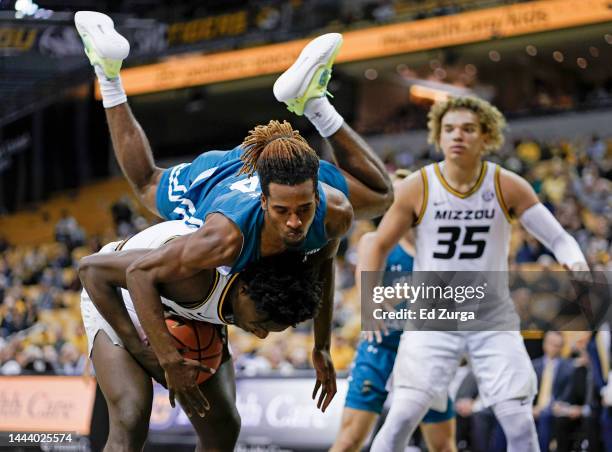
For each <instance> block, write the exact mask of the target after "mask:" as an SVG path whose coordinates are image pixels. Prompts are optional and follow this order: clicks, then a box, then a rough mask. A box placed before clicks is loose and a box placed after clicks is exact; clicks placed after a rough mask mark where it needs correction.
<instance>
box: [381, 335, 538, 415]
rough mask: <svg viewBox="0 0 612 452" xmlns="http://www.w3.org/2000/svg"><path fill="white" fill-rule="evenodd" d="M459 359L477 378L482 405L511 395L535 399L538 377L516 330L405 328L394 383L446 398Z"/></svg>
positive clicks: (525, 399)
mask: <svg viewBox="0 0 612 452" xmlns="http://www.w3.org/2000/svg"><path fill="white" fill-rule="evenodd" d="M463 357H466V358H467V360H468V362H469V364H470V365H471V367H472V371H473V372H474V375H475V376H476V381H477V382H478V391H479V395H480V398H481V400H482V402H483V405H484V406H485V407H489V406H491V405H494V404H496V403H499V402H502V401H504V400H510V399H521V400H524V401H525V402H531V401H532V400H533V397H534V396H535V394H536V391H537V380H536V375H535V371H534V370H533V366H532V364H531V360H530V359H529V355H528V354H527V350H526V349H525V345H524V343H523V339H522V337H521V335H520V333H519V332H518V331H477V332H473V331H405V332H404V333H403V334H402V338H401V341H400V345H399V349H398V352H397V359H396V360H395V367H394V369H393V383H394V387H395V388H396V389H397V388H398V387H403V388H411V389H416V390H419V391H423V392H427V393H430V394H431V395H432V396H433V397H434V398H435V399H440V398H441V397H445V396H446V394H447V393H448V386H449V384H450V382H451V380H452V379H453V377H454V375H455V373H456V372H457V368H458V366H459V363H460V361H461V358H463Z"/></svg>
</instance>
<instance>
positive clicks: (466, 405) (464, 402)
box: [455, 398, 474, 417]
mask: <svg viewBox="0 0 612 452" xmlns="http://www.w3.org/2000/svg"><path fill="white" fill-rule="evenodd" d="M473 407H474V400H472V399H467V398H465V399H457V400H456V401H455V410H456V411H457V414H458V415H459V416H461V417H470V416H471V415H472V413H473V412H474V410H473Z"/></svg>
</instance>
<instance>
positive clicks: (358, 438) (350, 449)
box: [330, 415, 375, 452]
mask: <svg viewBox="0 0 612 452" xmlns="http://www.w3.org/2000/svg"><path fill="white" fill-rule="evenodd" d="M373 416H375V415H373ZM371 424H372V421H370V420H369V419H368V420H366V421H364V422H359V419H358V418H357V416H345V417H344V419H343V420H342V427H341V429H340V432H339V433H338V437H337V438H336V441H335V443H334V445H333V447H332V448H331V449H330V452H354V451H358V450H361V446H362V445H363V443H364V442H365V440H366V437H367V435H368V433H369V431H370V429H371Z"/></svg>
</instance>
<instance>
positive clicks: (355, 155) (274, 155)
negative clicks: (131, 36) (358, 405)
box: [75, 11, 393, 410]
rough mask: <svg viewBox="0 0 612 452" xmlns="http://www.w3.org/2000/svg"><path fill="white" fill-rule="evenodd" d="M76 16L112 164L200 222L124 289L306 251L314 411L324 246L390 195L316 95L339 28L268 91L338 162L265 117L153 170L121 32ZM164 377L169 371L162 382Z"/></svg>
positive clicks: (325, 378) (146, 197)
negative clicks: (219, 146) (316, 296)
mask: <svg viewBox="0 0 612 452" xmlns="http://www.w3.org/2000/svg"><path fill="white" fill-rule="evenodd" d="M75 24H76V27H77V30H78V32H79V34H80V35H81V38H82V39H83V42H84V44H85V51H86V53H87V56H88V57H89V60H90V62H91V64H92V65H93V66H94V68H95V71H96V74H97V76H98V81H99V84H100V90H101V93H102V99H103V104H104V107H105V108H106V117H107V120H108V124H109V129H110V132H111V138H112V142H113V147H114V151H115V155H116V157H117V160H118V161H119V164H120V166H121V168H122V170H123V173H124V174H125V176H126V177H127V179H128V180H129V182H130V183H131V185H132V187H133V188H134V190H135V192H136V193H137V195H138V196H139V197H140V199H141V201H142V203H143V204H144V205H145V206H146V207H147V208H148V209H149V210H151V211H152V212H154V213H155V214H157V215H159V216H160V217H162V218H165V219H184V220H185V221H186V222H187V223H188V224H191V225H194V227H199V229H198V230H197V231H195V232H194V233H193V234H190V235H188V236H185V237H180V238H178V239H177V240H174V241H172V243H170V244H169V245H168V246H166V247H164V248H163V249H160V250H154V251H152V252H150V253H148V254H147V255H146V257H144V258H142V259H140V260H137V261H136V262H134V263H133V264H132V265H131V266H130V269H129V271H128V281H127V282H128V286H129V290H130V294H131V296H132V298H134V299H138V298H145V299H146V300H148V301H147V303H149V301H152V300H154V299H155V300H159V298H160V297H159V293H158V291H157V289H156V286H157V285H158V284H159V283H162V282H170V281H175V280H180V279H184V278H187V277H189V276H191V275H192V274H194V273H195V272H198V271H200V270H202V269H214V268H217V267H220V266H229V267H231V271H232V272H236V271H240V270H241V269H242V268H244V267H245V265H246V264H248V263H250V262H253V261H255V260H257V259H258V258H259V257H260V256H269V255H272V254H277V253H280V252H282V251H284V250H286V249H297V250H300V251H302V252H304V253H308V254H310V253H313V256H312V259H313V260H314V261H318V262H320V271H319V280H321V281H323V283H324V290H323V306H322V308H321V310H320V313H319V315H318V316H317V317H316V319H315V328H314V329H315V344H314V349H313V354H312V357H313V364H314V366H315V369H316V371H317V382H316V384H315V391H314V394H313V398H314V395H315V394H316V393H317V392H318V390H319V388H321V395H320V398H319V401H318V406H320V407H322V409H323V410H325V408H326V407H327V406H328V405H329V403H330V402H331V400H332V398H333V396H334V394H335V393H336V378H335V371H334V368H333V364H332V362H331V358H330V355H329V347H330V332H331V317H332V307H333V304H332V301H333V300H332V296H333V289H332V288H333V256H334V255H335V252H336V249H337V246H338V243H339V239H340V238H341V237H342V236H343V235H344V234H345V233H346V231H347V229H348V228H349V226H350V224H351V221H352V216H353V211H354V213H355V215H356V216H357V217H375V216H380V215H381V214H382V213H383V212H384V210H385V209H386V208H387V207H388V206H389V204H390V202H391V201H392V198H393V191H392V188H391V182H390V179H389V176H388V174H387V173H386V171H385V168H384V165H383V164H382V162H381V161H380V159H378V158H377V157H376V156H375V154H374V153H373V152H372V151H371V150H370V149H369V148H368V146H367V145H366V144H365V142H364V141H363V140H362V139H361V138H360V137H359V136H358V135H357V134H356V133H355V132H354V131H353V130H352V129H351V128H350V127H349V126H348V125H346V124H345V123H344V120H343V118H342V117H341V116H340V115H339V114H338V113H337V112H336V110H335V109H334V108H333V107H332V105H331V104H330V103H329V101H328V100H327V98H326V97H325V93H326V88H327V84H328V82H329V78H330V76H331V67H332V63H333V60H334V58H335V56H336V54H337V52H338V51H339V48H340V45H341V43H342V37H341V35H339V34H334V33H332V34H328V35H324V36H321V37H319V38H317V39H315V40H313V41H312V42H311V43H309V44H308V45H307V46H306V47H305V48H304V50H303V51H302V53H301V54H300V56H299V57H298V59H297V61H296V63H294V65H292V66H291V67H290V68H289V69H288V70H287V71H286V72H285V73H283V74H282V75H281V76H280V77H279V79H278V80H277V81H276V83H275V85H274V94H275V96H276V98H277V99H278V100H279V101H282V102H285V103H287V105H288V106H289V109H290V110H291V111H293V112H295V113H296V114H299V115H301V114H305V115H306V116H307V117H308V118H309V119H310V120H311V122H312V123H313V124H314V125H315V127H316V128H317V130H318V131H319V132H320V134H321V135H322V136H323V137H326V138H327V137H329V138H330V142H331V143H332V144H333V145H334V148H335V150H336V152H335V159H336V162H337V164H338V166H339V167H340V168H341V169H342V170H343V173H340V171H339V170H338V169H337V168H336V167H335V166H333V165H330V164H328V163H326V162H321V164H320V168H319V159H318V157H317V154H316V153H315V152H314V151H313V150H312V148H310V146H309V145H308V143H307V142H306V140H304V139H303V138H302V137H301V136H300V135H299V133H298V132H297V131H293V130H292V129H291V126H290V125H289V124H288V123H284V124H279V123H278V122H275V121H273V122H271V123H270V124H269V125H267V126H258V127H256V128H255V129H254V130H253V131H251V133H250V135H249V136H248V137H247V138H246V139H245V141H244V142H243V144H242V145H241V146H238V147H236V148H235V149H233V150H231V151H226V152H221V151H213V152H205V153H204V154H202V155H200V156H199V157H198V158H197V159H196V160H194V161H193V162H192V163H189V164H182V165H177V166H175V167H173V168H169V169H167V170H163V169H162V168H159V167H157V166H156V165H155V163H154V160H153V155H152V152H151V149H150V146H149V143H148V140H147V139H146V136H145V134H144V132H143V130H142V128H141V127H140V125H139V124H138V123H137V121H136V119H135V118H134V117H133V115H132V113H131V110H130V108H129V106H128V104H127V97H126V95H125V92H124V90H123V87H122V85H121V79H120V77H119V69H120V67H121V63H122V60H123V59H124V58H126V57H127V55H128V53H129V44H128V42H127V41H126V40H125V39H124V38H123V37H122V36H121V35H119V34H118V33H117V32H116V31H115V30H114V24H113V22H112V20H111V19H110V18H109V17H108V16H105V15H103V14H100V13H95V12H89V11H82V12H78V13H77V14H76V15H75ZM255 171H256V172H255ZM347 196H348V199H349V200H350V203H349V202H348V200H347ZM158 303H159V301H158ZM140 321H141V322H142V325H143V328H144V329H145V331H147V328H150V329H154V330H156V331H159V330H160V329H161V328H162V327H163V325H164V323H163V318H161V316H160V315H159V313H157V315H152V314H148V315H146V316H145V317H142V318H140ZM150 340H151V345H152V348H153V350H154V351H155V353H156V355H157V356H158V357H159V359H160V362H161V363H162V366H164V365H172V362H170V361H169V359H168V357H169V356H175V355H173V354H172V353H173V346H172V344H171V338H170V336H169V334H159V335H157V336H156V337H152V338H150ZM174 367H175V368H176V366H174ZM175 372H177V373H180V370H175ZM178 379H179V378H178V375H177V378H176V380H177V381H178ZM174 380H175V379H174V378H172V377H170V378H169V381H168V385H169V386H172V384H173V381H174Z"/></svg>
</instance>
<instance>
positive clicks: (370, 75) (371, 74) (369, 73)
mask: <svg viewBox="0 0 612 452" xmlns="http://www.w3.org/2000/svg"><path fill="white" fill-rule="evenodd" d="M363 76H364V77H365V78H367V79H368V80H376V79H377V78H378V71H377V70H376V69H373V68H370V69H366V71H365V72H364V74H363Z"/></svg>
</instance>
